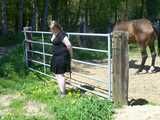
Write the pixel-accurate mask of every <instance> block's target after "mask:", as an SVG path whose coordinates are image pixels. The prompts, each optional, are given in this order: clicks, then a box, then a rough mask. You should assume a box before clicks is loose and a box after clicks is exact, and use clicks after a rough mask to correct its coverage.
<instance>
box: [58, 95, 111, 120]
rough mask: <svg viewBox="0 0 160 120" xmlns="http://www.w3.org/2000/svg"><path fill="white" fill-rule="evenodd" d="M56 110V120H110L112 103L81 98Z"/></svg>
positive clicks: (92, 98) (91, 98) (93, 98)
mask: <svg viewBox="0 0 160 120" xmlns="http://www.w3.org/2000/svg"><path fill="white" fill-rule="evenodd" d="M61 106H62V107H61V108H59V109H57V112H56V113H57V118H58V120H64V119H65V120H111V119H112V117H111V115H112V103H111V102H109V101H106V100H100V99H98V98H96V97H92V96H90V97H81V98H79V99H77V100H76V101H72V103H71V104H70V102H69V104H62V105H61Z"/></svg>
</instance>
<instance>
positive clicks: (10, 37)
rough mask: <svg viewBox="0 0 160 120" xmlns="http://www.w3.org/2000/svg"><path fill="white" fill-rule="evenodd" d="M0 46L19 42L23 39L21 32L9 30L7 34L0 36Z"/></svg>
mask: <svg viewBox="0 0 160 120" xmlns="http://www.w3.org/2000/svg"><path fill="white" fill-rule="evenodd" d="M0 40H1V41H0V46H10V45H15V44H17V43H21V42H22V41H23V40H24V35H23V33H13V32H9V33H8V34H7V35H1V36H0Z"/></svg>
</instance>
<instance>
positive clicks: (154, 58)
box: [148, 43, 156, 73]
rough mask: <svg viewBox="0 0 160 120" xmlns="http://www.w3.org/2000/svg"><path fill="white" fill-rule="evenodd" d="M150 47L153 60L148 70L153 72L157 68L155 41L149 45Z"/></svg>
mask: <svg viewBox="0 0 160 120" xmlns="http://www.w3.org/2000/svg"><path fill="white" fill-rule="evenodd" d="M149 49H150V52H151V56H152V61H151V67H150V69H149V71H148V72H150V73H152V72H154V70H155V61H156V49H155V45H154V43H152V44H151V45H149Z"/></svg>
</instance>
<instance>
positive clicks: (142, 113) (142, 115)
mask: <svg viewBox="0 0 160 120" xmlns="http://www.w3.org/2000/svg"><path fill="white" fill-rule="evenodd" d="M114 118H115V120H160V106H153V105H144V106H139V105H138V106H124V107H123V108H121V109H117V110H116V114H115V116H114Z"/></svg>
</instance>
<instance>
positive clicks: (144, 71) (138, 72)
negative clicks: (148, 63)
mask: <svg viewBox="0 0 160 120" xmlns="http://www.w3.org/2000/svg"><path fill="white" fill-rule="evenodd" d="M145 73H147V71H146V70H141V71H140V70H138V71H137V72H136V73H135V75H139V74H145Z"/></svg>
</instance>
